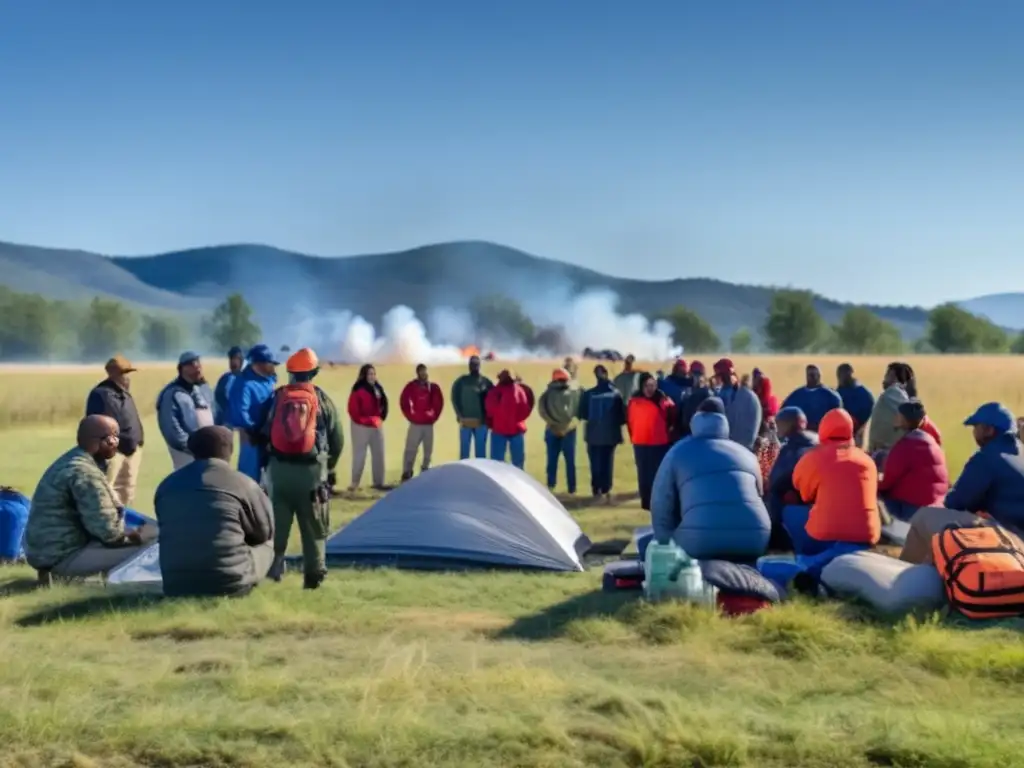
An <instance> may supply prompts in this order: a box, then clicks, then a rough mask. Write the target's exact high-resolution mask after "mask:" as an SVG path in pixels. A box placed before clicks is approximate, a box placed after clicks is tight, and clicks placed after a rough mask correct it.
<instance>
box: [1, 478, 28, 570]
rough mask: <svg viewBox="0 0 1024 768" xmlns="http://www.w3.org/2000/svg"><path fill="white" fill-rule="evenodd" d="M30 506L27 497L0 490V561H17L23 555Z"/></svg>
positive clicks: (14, 491) (10, 489) (12, 491)
mask: <svg viewBox="0 0 1024 768" xmlns="http://www.w3.org/2000/svg"><path fill="white" fill-rule="evenodd" d="M31 505H32V502H31V501H30V500H29V498H28V497H27V496H25V495H23V494H21V493H18V492H17V491H16V490H14V489H13V488H0V560H17V559H18V558H20V557H22V556H23V555H24V554H25V550H24V547H23V546H22V543H23V539H24V538H25V528H26V526H27V525H28V511H29V507H31Z"/></svg>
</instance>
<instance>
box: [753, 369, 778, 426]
mask: <svg viewBox="0 0 1024 768" xmlns="http://www.w3.org/2000/svg"><path fill="white" fill-rule="evenodd" d="M757 399H758V400H760V401H761V418H762V419H767V418H768V417H769V416H770V417H772V418H775V417H776V416H778V415H779V398H778V397H776V396H775V395H774V394H773V393H772V380H771V379H769V378H768V377H767V376H762V377H761V384H760V386H759V387H758V388H757Z"/></svg>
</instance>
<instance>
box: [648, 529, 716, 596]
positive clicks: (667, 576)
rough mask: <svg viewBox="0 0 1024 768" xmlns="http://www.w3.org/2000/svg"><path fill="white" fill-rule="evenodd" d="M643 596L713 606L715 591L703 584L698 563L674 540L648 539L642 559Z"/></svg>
mask: <svg viewBox="0 0 1024 768" xmlns="http://www.w3.org/2000/svg"><path fill="white" fill-rule="evenodd" d="M644 574H645V577H646V578H645V580H644V585H643V586H644V596H645V597H647V599H648V600H663V599H666V598H675V599H677V600H687V601H690V602H695V603H703V604H708V605H713V604H714V602H715V598H716V594H715V592H716V590H715V589H714V587H712V586H711V585H709V584H705V583H704V577H703V575H702V574H701V570H700V565H698V563H697V561H696V560H693V559H692V558H691V557H690V556H689V555H687V554H686V552H684V551H683V550H682V549H681V548H680V547H679V546H678V545H677V544H676V543H675V542H669V543H668V544H658V543H657V542H651V543H650V545H648V547H647V552H646V556H645V558H644Z"/></svg>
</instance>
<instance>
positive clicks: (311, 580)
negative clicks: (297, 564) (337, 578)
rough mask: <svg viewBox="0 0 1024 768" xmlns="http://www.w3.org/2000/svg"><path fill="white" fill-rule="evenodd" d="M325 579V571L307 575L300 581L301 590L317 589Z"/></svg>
mask: <svg viewBox="0 0 1024 768" xmlns="http://www.w3.org/2000/svg"><path fill="white" fill-rule="evenodd" d="M325 578H327V571H319V572H317V573H307V574H306V575H305V576H304V577H303V579H302V588H303V589H319V588H320V585H321V584H323V583H324V579H325Z"/></svg>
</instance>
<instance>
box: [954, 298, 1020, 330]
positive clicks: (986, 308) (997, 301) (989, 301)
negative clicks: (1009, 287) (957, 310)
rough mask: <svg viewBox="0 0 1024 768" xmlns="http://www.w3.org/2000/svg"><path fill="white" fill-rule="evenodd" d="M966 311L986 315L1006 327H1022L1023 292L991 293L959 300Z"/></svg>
mask: <svg viewBox="0 0 1024 768" xmlns="http://www.w3.org/2000/svg"><path fill="white" fill-rule="evenodd" d="M960 306H961V307H963V308H964V309H966V310H967V311H968V312H973V313H974V314H976V315H982V316H983V317H987V318H988V319H989V320H991V321H992V322H993V323H995V324H996V325H1002V326H1004V327H1006V328H1024V293H993V294H990V295H988V296H979V297H978V298H976V299H968V300H967V301H961V302H960Z"/></svg>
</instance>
